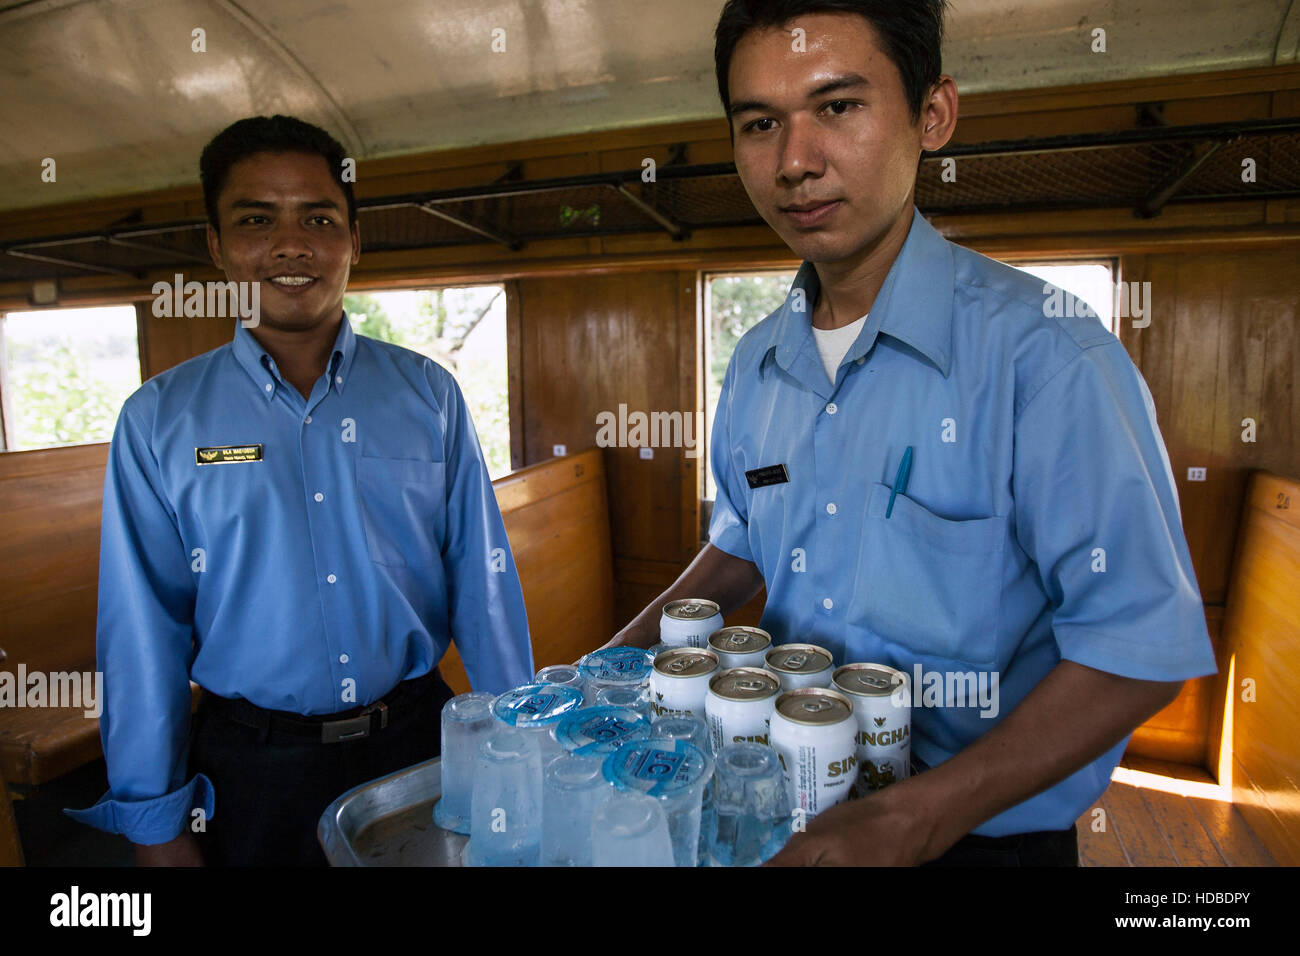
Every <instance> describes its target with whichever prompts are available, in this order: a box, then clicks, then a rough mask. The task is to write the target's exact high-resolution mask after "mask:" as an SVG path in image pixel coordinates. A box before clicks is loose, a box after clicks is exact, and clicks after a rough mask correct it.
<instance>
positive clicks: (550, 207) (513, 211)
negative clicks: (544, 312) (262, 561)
mask: <svg viewBox="0 0 1300 956" xmlns="http://www.w3.org/2000/svg"><path fill="white" fill-rule="evenodd" d="M950 161H951V162H950ZM945 169H947V170H950V174H949V176H948V179H950V180H951V181H945V177H944V172H945ZM1244 172H1249V173H1252V174H1253V179H1252V178H1251V176H1249V175H1247V176H1243V173H1244ZM954 174H955V175H954ZM1296 196H1300V118H1285V119H1270V120H1251V121H1244V122H1240V123H1226V124H1224V123H1216V124H1209V125H1200V126H1182V127H1176V126H1175V127H1170V126H1153V127H1147V128H1141V129H1133V130H1123V131H1118V132H1110V133H1095V134H1079V135H1069V136H1054V137H1047V138H1036V139H1022V140H1012V141H1002V142H984V143H972V144H960V145H954V146H949V147H947V148H946V149H944V150H942V151H939V152H935V153H927V154H926V155H925V156H924V157H923V158H922V160H921V164H920V171H919V175H918V178H917V194H916V201H917V205H918V206H919V207H920V208H921V210H922V211H923V212H925V213H927V214H930V215H953V214H959V213H960V214H980V213H985V214H987V213H993V212H997V213H1009V212H1031V211H1050V210H1067V209H1087V208H1103V207H1106V208H1114V207H1129V208H1131V209H1132V210H1133V211H1134V214H1135V215H1137V216H1140V217H1145V218H1152V217H1156V216H1159V215H1160V212H1161V210H1162V209H1163V208H1164V206H1166V205H1168V204H1169V203H1188V202H1210V201H1228V200H1239V199H1243V200H1244V199H1249V200H1260V199H1281V198H1290V197H1296ZM357 217H358V221H359V223H360V227H361V237H362V247H363V249H364V250H365V251H366V252H385V251H395V250H410V249H437V248H446V247H454V246H462V245H471V244H483V243H491V244H495V245H498V246H500V247H502V248H503V250H506V251H517V250H519V249H522V248H524V247H525V246H526V245H528V244H529V243H531V242H537V241H541V240H553V239H563V238H567V237H584V238H587V237H599V236H615V235H626V234H636V233H661V234H663V233H666V234H667V235H669V236H672V237H673V238H674V239H686V238H689V236H690V235H691V234H692V232H694V231H695V230H698V229H705V228H719V227H735V226H753V225H757V224H760V223H761V222H762V219H761V218H760V217H759V215H758V213H757V211H756V210H755V209H754V206H753V204H752V203H751V202H750V201H749V197H748V195H747V194H746V193H745V190H744V187H743V186H742V184H741V182H740V179H739V177H738V176H737V175H736V169H735V166H734V164H732V163H713V164H696V165H691V164H687V163H668V164H664V165H660V166H659V167H658V168H657V169H656V170H655V177H654V181H653V182H645V181H643V179H642V170H640V169H635V170H628V171H625V172H616V173H601V174H588V175H581V176H572V177H565V178H559V179H546V180H531V181H528V180H515V179H507V180H502V181H498V182H494V183H488V184H484V185H481V186H472V187H464V188H459V189H444V190H436V191H430V192H423V193H409V194H402V195H395V196H385V197H371V198H368V199H364V200H359V201H358V203H357ZM2 251H3V253H4V255H0V281H4V280H11V281H12V280H26V279H37V278H56V277H59V278H61V277H72V276H79V275H87V274H93V273H100V274H110V275H128V276H137V277H141V278H142V277H144V276H145V275H146V274H148V273H149V272H152V271H156V270H162V269H186V268H192V267H193V266H195V265H209V264H210V263H209V260H208V256H207V245H206V239H205V235H204V222H203V220H202V219H189V220H184V221H178V222H169V223H152V224H149V225H142V224H139V223H117V224H111V225H108V226H106V227H105V228H104V229H102V230H100V231H96V232H83V233H77V234H70V235H62V236H53V237H46V238H41V239H32V240H23V241H18V242H10V243H8V244H5V245H4V246H3V249H2Z"/></svg>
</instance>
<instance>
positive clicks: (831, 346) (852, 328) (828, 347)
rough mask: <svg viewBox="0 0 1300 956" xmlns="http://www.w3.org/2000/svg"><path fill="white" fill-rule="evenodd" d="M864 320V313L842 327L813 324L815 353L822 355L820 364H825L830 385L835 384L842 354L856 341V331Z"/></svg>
mask: <svg viewBox="0 0 1300 956" xmlns="http://www.w3.org/2000/svg"><path fill="white" fill-rule="evenodd" d="M866 321H867V316H865V315H864V316H863V317H862V318H860V319H857V320H856V321H854V322H850V323H849V324H848V325H846V326H844V328H842V329H819V328H817V326H815V325H814V326H813V338H814V339H815V340H816V341H817V353H818V354H819V355H821V357H822V365H824V366H826V377H827V378H829V379H830V380H831V384H832V385H834V384H835V373H836V372H838V371H839V370H840V363H841V362H843V361H844V356H845V355H847V354H848V351H849V349H850V348H851V347H852V346H853V343H854V342H855V341H857V338H858V333H859V332H861V331H862V326H863V325H865V324H866Z"/></svg>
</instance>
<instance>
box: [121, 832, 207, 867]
mask: <svg viewBox="0 0 1300 956" xmlns="http://www.w3.org/2000/svg"><path fill="white" fill-rule="evenodd" d="M135 865H136V866H202V865H203V854H202V853H201V852H200V851H199V841H198V839H197V838H196V837H195V836H194V834H193V833H190V832H189V831H188V830H186V831H185V832H184V833H182V834H181V835H180V836H178V837H177V838H176V839H174V840H170V841H168V842H167V843H158V844H155V845H154V846H144V845H142V844H139V843H137V844H136V845H135Z"/></svg>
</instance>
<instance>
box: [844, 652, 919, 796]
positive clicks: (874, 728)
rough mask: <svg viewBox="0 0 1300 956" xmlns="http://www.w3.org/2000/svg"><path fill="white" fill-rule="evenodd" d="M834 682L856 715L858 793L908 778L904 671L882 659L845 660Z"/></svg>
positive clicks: (908, 703) (909, 730)
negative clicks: (872, 661) (866, 661)
mask: <svg viewBox="0 0 1300 956" xmlns="http://www.w3.org/2000/svg"><path fill="white" fill-rule="evenodd" d="M833 683H834V686H835V689H836V690H838V691H841V692H842V693H844V694H845V695H847V696H848V698H849V699H850V700H852V701H853V715H854V716H855V717H856V718H857V724H858V731H857V745H858V750H857V754H858V782H857V784H856V785H855V792H856V793H857V794H859V795H863V794H866V793H870V792H871V791H872V790H879V789H880V788H881V787H884V786H888V785H889V784H891V783H894V782H895V781H898V780H906V779H907V777H908V775H909V773H910V770H911V765H912V702H911V692H910V687H909V685H908V681H907V675H906V674H904V673H903V672H902V671H899V670H895V669H894V668H892V667H888V666H886V665H885V664H845V665H844V666H843V667H840V668H837V669H836V671H835V674H834V678H833Z"/></svg>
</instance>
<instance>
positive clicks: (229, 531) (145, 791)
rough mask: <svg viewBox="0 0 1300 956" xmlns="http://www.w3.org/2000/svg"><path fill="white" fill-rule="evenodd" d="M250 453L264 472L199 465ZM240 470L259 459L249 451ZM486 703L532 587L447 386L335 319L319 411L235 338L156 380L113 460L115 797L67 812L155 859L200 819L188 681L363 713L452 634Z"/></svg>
mask: <svg viewBox="0 0 1300 956" xmlns="http://www.w3.org/2000/svg"><path fill="white" fill-rule="evenodd" d="M229 446H238V447H241V448H245V449H247V448H249V447H250V446H260V454H261V460H246V461H229V462H225V463H216V462H214V463H212V464H203V463H201V462H202V461H203V460H204V459H205V458H209V459H212V458H220V457H223V456H229V455H230V453H228V452H226V453H222V452H218V453H216V454H215V455H214V453H213V452H212V451H211V449H214V448H223V447H229ZM242 454H243V455H245V456H247V457H253V456H255V455H256V454H257V452H256V451H254V452H244V453H242ZM453 639H454V640H455V642H456V647H457V649H458V650H459V652H460V656H461V658H462V660H463V661H464V663H465V670H466V671H467V673H468V675H469V678H470V682H471V683H472V684H473V685H474V687H475V689H477V690H486V691H491V692H494V693H499V692H501V691H504V690H506V689H508V688H510V687H513V686H516V685H519V684H524V683H527V682H528V681H529V679H530V678H531V676H532V673H533V661H532V647H531V644H530V641H529V635H528V622H527V618H526V616H525V612H524V602H523V594H522V591H521V590H520V586H519V578H518V575H517V573H516V570H515V565H514V558H513V555H512V554H511V551H510V544H509V542H508V541H507V540H506V533H505V528H504V526H503V524H502V520H501V513H500V511H499V510H498V508H497V502H496V497H495V495H494V493H493V490H492V485H491V483H490V481H489V480H488V474H487V468H486V466H485V464H484V461H483V455H482V452H481V451H480V449H479V444H478V438H477V436H476V435H475V432H474V426H473V423H472V422H471V420H470V415H469V411H468V409H467V408H466V406H465V400H464V397H463V396H462V395H461V392H460V389H459V387H458V386H457V385H456V382H455V380H454V379H453V378H452V377H451V375H450V374H449V373H448V372H447V371H446V370H445V369H443V368H441V367H440V366H438V365H437V364H435V363H434V362H432V361H431V360H429V359H427V358H425V357H424V356H422V355H418V354H416V353H415V352H411V351H408V350H406V349H402V348H398V347H396V346H392V345H388V344H385V343H382V342H377V341H375V340H373V339H368V338H364V337H359V336H357V335H355V334H354V333H353V331H352V327H351V325H350V324H349V322H348V320H347V317H346V316H344V317H343V321H342V323H341V325H340V328H339V333H338V337H337V339H336V340H335V344H334V350H333V353H332V356H331V359H330V362H329V367H328V372H327V373H326V374H325V375H322V376H321V377H320V379H318V380H317V382H316V384H315V386H314V387H313V389H312V393H311V397H310V398H308V399H306V400H305V401H304V400H303V397H302V394H301V393H300V392H298V390H297V389H296V388H294V386H293V385H291V384H290V383H289V382H288V381H286V380H285V379H284V378H282V376H281V375H280V372H279V370H278V368H277V367H276V364H275V361H274V360H273V359H272V358H271V357H270V355H268V354H267V352H266V351H265V350H264V349H263V348H262V347H261V346H260V345H259V344H258V343H257V340H256V339H254V338H253V336H252V335H251V334H250V333H249V332H248V330H247V329H244V328H242V327H240V328H238V329H237V330H236V332H235V337H234V340H233V342H232V343H231V344H229V345H225V346H223V347H221V348H219V349H216V350H214V351H212V352H208V353H207V354H205V355H200V356H198V357H197V358H194V359H191V360H190V361H188V362H185V363H184V364H182V365H179V366H177V367H176V368H174V369H171V370H170V371H167V372H164V373H163V374H161V375H159V376H157V377H156V378H153V379H150V380H149V381H148V382H146V383H145V384H144V385H143V386H141V388H140V389H139V391H137V392H136V393H135V394H133V395H132V396H131V397H130V398H129V399H127V401H126V404H125V405H124V406H123V408H122V412H121V415H120V417H119V418H118V422H117V429H116V431H115V433H114V435H113V442H112V446H111V448H110V450H109V459H108V469H107V474H106V477H105V484H104V515H103V530H102V535H101V545H100V577H99V620H98V660H99V668H100V670H101V671H103V672H104V679H105V685H106V694H105V697H106V703H105V709H104V714H103V716H102V718H101V719H100V732H101V736H102V738H103V744H104V754H105V758H106V760H107V763H108V778H109V785H110V791H109V793H108V794H106V795H105V796H104V798H103V799H101V800H100V801H99V803H97V804H96V805H95V806H94V807H92V808H90V809H89V810H84V811H70V813H71V815H73V816H74V817H75V818H76V819H79V820H81V821H83V822H85V823H89V824H91V825H92V826H96V827H99V828H101V829H105V830H109V831H112V832H117V833H124V834H125V835H126V836H127V837H129V838H130V839H131V840H132V841H133V842H135V843H141V844H152V843H160V842H165V841H167V840H170V839H172V838H174V837H175V836H177V835H178V834H179V833H180V832H181V830H182V829H183V827H184V826H185V825H186V824H187V823H188V822H189V819H190V815H191V810H192V808H195V807H203V808H205V810H206V812H207V813H209V814H211V813H212V810H213V795H212V788H211V785H210V782H209V781H208V780H207V778H206V777H204V776H203V775H202V774H199V775H197V776H195V777H194V778H192V779H190V780H189V781H188V782H187V781H186V772H187V771H186V761H187V755H188V730H189V722H190V690H189V680H190V679H191V678H192V679H193V680H194V681H195V682H196V683H198V684H199V685H200V686H202V687H204V688H206V689H207V690H209V691H212V692H213V693H216V694H219V695H221V696H222V697H239V698H244V699H246V700H249V701H251V702H252V703H254V704H257V705H258V706H260V707H265V708H269V709H273V710H283V711H292V712H294V713H299V714H331V713H338V712H340V711H344V710H348V709H350V708H353V707H356V706H357V705H361V704H368V703H372V702H373V701H375V700H378V699H379V698H381V697H382V696H383V695H384V694H386V693H387V692H388V691H390V690H391V689H392V688H393V687H394V686H395V685H397V684H398V683H399V682H400V681H403V680H408V679H410V678H414V677H418V676H420V675H422V674H425V673H427V672H428V671H429V670H430V669H431V668H432V667H434V665H436V664H437V662H438V661H439V659H441V657H442V656H443V654H445V653H446V651H447V648H448V646H449V645H450V644H451V642H452V640H453Z"/></svg>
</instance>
